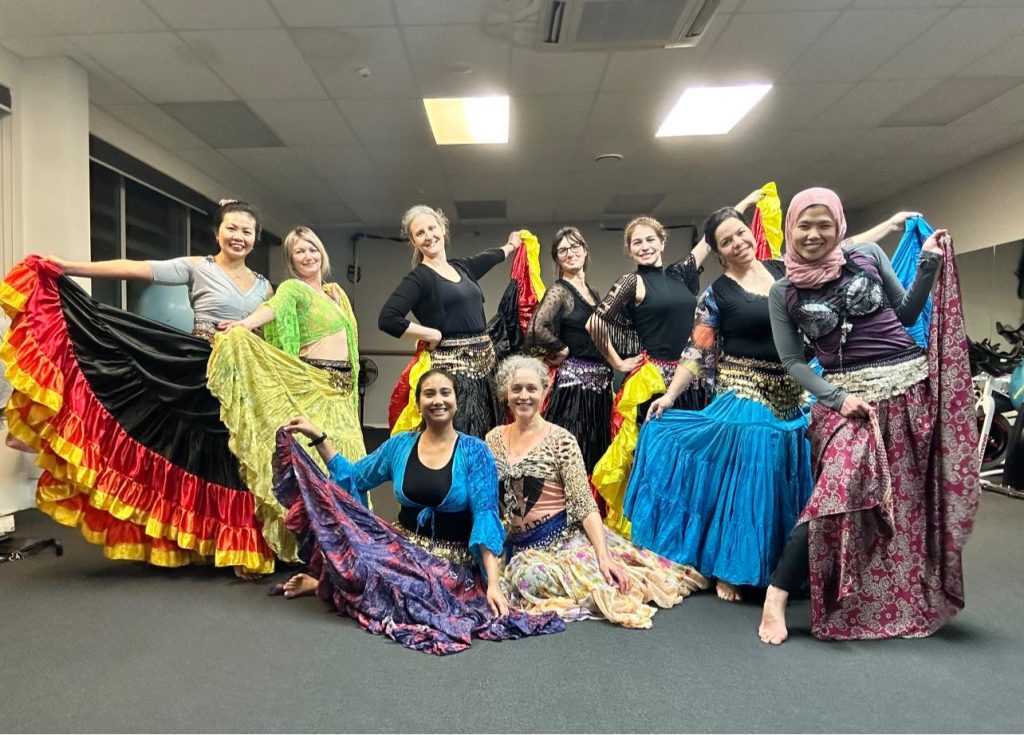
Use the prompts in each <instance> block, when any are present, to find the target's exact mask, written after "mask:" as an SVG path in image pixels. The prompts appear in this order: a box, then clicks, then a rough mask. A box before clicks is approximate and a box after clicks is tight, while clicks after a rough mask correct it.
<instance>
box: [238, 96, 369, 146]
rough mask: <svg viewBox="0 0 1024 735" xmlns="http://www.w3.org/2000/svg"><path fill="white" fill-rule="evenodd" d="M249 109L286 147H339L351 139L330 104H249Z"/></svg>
mask: <svg viewBox="0 0 1024 735" xmlns="http://www.w3.org/2000/svg"><path fill="white" fill-rule="evenodd" d="M249 107H250V108H252V111H253V112H255V113H256V114H257V115H259V116H260V117H261V118H262V119H263V120H264V121H265V122H266V123H267V125H269V126H270V128H271V130H273V131H274V132H275V133H277V136H278V137H279V138H280V139H281V140H282V141H283V142H284V144H285V145H288V146H341V145H348V144H350V143H354V142H355V135H354V134H353V133H352V131H351V130H350V129H349V127H348V123H347V122H345V119H344V118H343V117H342V116H341V113H340V112H339V111H338V108H337V107H336V106H335V104H334V102H332V101H331V100H292V101H288V102H279V101H276V100H275V101H269V100H267V101H259V102H250V103H249Z"/></svg>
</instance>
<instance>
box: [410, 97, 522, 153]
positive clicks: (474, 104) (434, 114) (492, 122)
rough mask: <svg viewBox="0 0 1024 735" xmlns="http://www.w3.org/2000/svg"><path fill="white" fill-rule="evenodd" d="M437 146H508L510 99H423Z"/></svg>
mask: <svg viewBox="0 0 1024 735" xmlns="http://www.w3.org/2000/svg"><path fill="white" fill-rule="evenodd" d="M423 106H424V107H425V108H426V110H427V119H428V120H430V129H431V130H432V131H433V133H434V140H435V141H436V142H437V144H438V145H460V144H461V145H465V144H473V143H508V109H509V103H508V97H507V96H506V97H447V98H433V99H424V100H423Z"/></svg>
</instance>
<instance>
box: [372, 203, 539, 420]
mask: <svg viewBox="0 0 1024 735" xmlns="http://www.w3.org/2000/svg"><path fill="white" fill-rule="evenodd" d="M402 232H403V234H404V235H405V236H406V237H407V238H408V239H409V242H410V243H411V244H412V247H413V257H412V265H413V269H412V270H411V271H409V273H407V274H406V276H405V278H403V279H402V282H401V283H399V284H398V288H396V289H395V291H394V293H392V294H391V296H390V297H388V300H387V301H386V302H385V303H384V306H383V307H382V308H381V310H380V318H379V319H378V321H377V325H378V326H379V327H380V329H381V331H383V332H386V333H387V334H390V335H391V336H392V337H396V338H403V337H405V338H410V339H414V340H419V341H421V342H422V343H423V344H424V346H425V349H427V350H429V351H430V353H431V355H430V358H431V364H432V365H434V366H437V367H442V368H444V369H446V370H448V371H449V372H451V373H452V375H454V376H455V380H456V381H457V383H458V390H459V396H460V397H461V403H462V410H460V411H459V415H458V416H457V417H456V420H455V426H456V429H457V430H459V431H462V432H464V433H467V434H472V435H474V436H478V437H483V436H484V435H485V434H486V433H487V432H488V431H490V429H491V428H492V427H493V426H495V425H496V424H497V423H498V421H499V415H498V403H497V400H496V398H495V395H494V345H493V343H492V341H491V338H490V337H489V336H488V335H487V334H486V333H485V329H486V327H487V322H486V320H485V319H484V295H483V291H481V290H480V286H479V285H477V281H478V280H479V279H480V278H482V277H483V276H484V275H486V274H487V272H488V271H490V270H491V269H492V268H494V266H496V265H498V263H501V262H502V261H503V260H505V258H507V257H508V255H509V254H510V253H511V252H512V251H513V250H515V249H516V248H517V247H518V246H519V243H520V238H519V234H518V233H516V232H513V233H512V234H510V235H509V240H508V242H507V243H505V244H504V245H503V246H502V247H500V248H492V249H490V250H485V251H484V252H482V253H480V254H478V255H474V256H472V257H470V258H465V259H452V260H449V259H448V255H447V252H446V249H445V246H446V244H447V242H448V237H449V230H448V219H447V217H445V216H444V214H443V213H442V212H441V211H440V210H436V209H432V208H430V207H427V206H424V205H422V204H417V205H416V206H414V207H411V208H410V209H409V210H408V211H406V213H405V214H404V215H402ZM410 311H411V312H412V313H413V315H414V316H415V317H416V320H417V322H419V323H416V322H411V321H409V320H408V319H407V318H406V315H407V314H408V313H409V312H410Z"/></svg>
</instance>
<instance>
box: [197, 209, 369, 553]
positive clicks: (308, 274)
mask: <svg viewBox="0 0 1024 735" xmlns="http://www.w3.org/2000/svg"><path fill="white" fill-rule="evenodd" d="M284 256H285V263H287V265H288V270H289V271H290V272H291V274H292V276H293V278H290V279H288V280H286V281H285V282H284V283H282V284H281V285H280V286H279V287H278V289H277V293H276V294H274V296H273V298H271V299H270V300H269V301H267V302H266V303H265V304H263V305H262V306H260V307H259V308H257V309H256V310H255V311H254V312H253V313H252V314H250V315H249V316H247V317H246V318H244V319H241V320H239V321H228V322H221V323H220V324H219V325H218V326H219V327H220V328H222V329H228V330H229V331H228V332H227V333H226V334H224V335H221V336H219V337H218V338H217V340H216V341H215V343H214V348H213V355H212V356H211V357H210V367H209V372H208V376H207V380H208V382H209V386H210V390H211V391H212V392H213V394H214V395H216V396H217V397H218V398H219V399H220V402H221V418H222V420H223V421H224V424H225V425H226V426H227V427H228V431H229V432H230V435H231V449H232V451H233V452H234V453H235V454H236V455H237V456H238V458H239V460H240V461H241V464H242V472H243V476H244V477H245V480H246V482H247V483H248V485H249V488H250V489H251V490H252V492H253V494H254V495H255V496H256V514H257V516H258V517H259V519H260V520H261V521H262V522H263V534H264V538H266V540H267V542H268V543H269V544H270V547H271V548H272V549H273V550H274V552H275V553H276V554H277V555H278V556H279V557H280V558H281V559H283V560H285V561H296V560H298V550H297V549H296V546H295V539H294V537H293V536H292V534H291V533H290V532H289V531H288V529H287V528H286V527H285V524H284V513H285V511H284V508H282V507H281V505H280V503H278V502H277V500H276V498H274V495H273V491H272V489H271V488H272V485H273V480H272V477H271V460H272V457H273V453H274V435H275V434H276V432H277V429H278V427H279V426H280V425H281V424H283V423H284V422H285V421H287V420H288V419H289V418H290V417H292V416H294V415H295V413H296V409H298V410H300V411H302V412H303V413H304V414H305V415H307V416H310V417H311V418H312V419H313V420H315V421H316V422H317V423H318V424H319V425H320V426H323V427H324V428H326V429H327V430H328V431H329V432H330V433H331V436H333V437H334V442H335V446H336V447H337V448H338V451H340V452H341V453H342V454H343V455H344V456H345V457H347V458H348V459H350V460H357V459H359V458H361V457H363V456H365V455H366V449H365V447H364V445H363V434H362V431H361V429H360V426H359V397H358V394H357V392H356V380H357V373H358V365H359V351H358V349H359V348H358V334H357V331H356V319H355V315H354V314H353V313H352V306H351V305H350V304H349V300H348V297H347V296H346V295H345V292H344V291H343V290H342V289H341V287H340V286H339V285H338V284H336V283H325V282H324V279H325V278H327V276H329V275H330V272H331V263H330V260H329V259H328V257H327V251H326V249H325V248H324V245H323V243H322V242H321V241H320V238H318V237H317V236H316V233H314V232H313V231H312V230H311V229H309V228H308V227H296V228H295V229H294V230H292V231H291V232H290V233H288V236H287V237H286V238H285V240H284ZM264 325H266V326H265V329H264V334H265V337H266V342H264V341H262V340H260V339H259V338H258V337H256V336H255V335H253V334H252V332H251V330H254V329H258V328H259V327H262V326H264ZM233 327H242V329H233Z"/></svg>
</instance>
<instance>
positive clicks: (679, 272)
mask: <svg viewBox="0 0 1024 735" xmlns="http://www.w3.org/2000/svg"><path fill="white" fill-rule="evenodd" d="M700 270H701V269H700V268H698V267H697V261H696V260H695V259H694V257H693V254H692V253H691V254H690V255H687V256H686V257H685V258H683V259H682V260H680V261H677V262H675V263H672V265H670V266H668V267H667V268H666V269H665V273H666V275H668V276H671V277H672V278H674V279H675V280H677V281H681V282H682V284H683V285H684V286H686V287H687V288H688V289H690V293H692V294H693V295H694V296H696V295H697V294H698V293H699V292H700Z"/></svg>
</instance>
